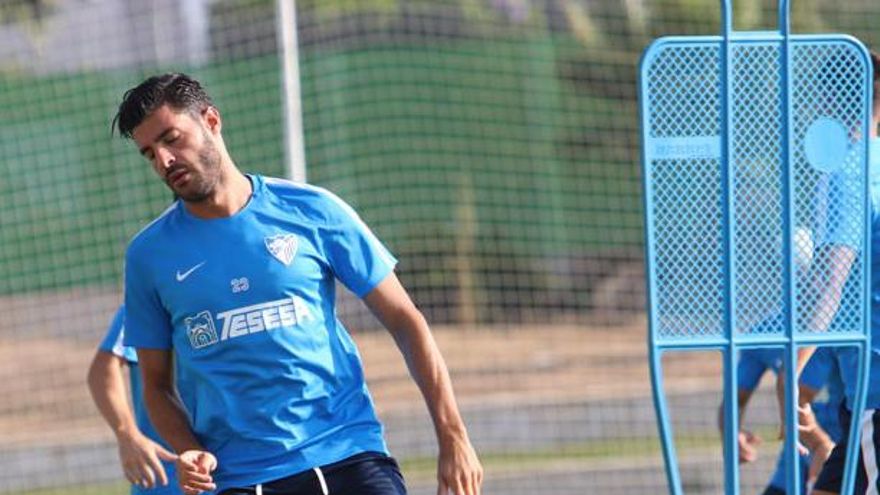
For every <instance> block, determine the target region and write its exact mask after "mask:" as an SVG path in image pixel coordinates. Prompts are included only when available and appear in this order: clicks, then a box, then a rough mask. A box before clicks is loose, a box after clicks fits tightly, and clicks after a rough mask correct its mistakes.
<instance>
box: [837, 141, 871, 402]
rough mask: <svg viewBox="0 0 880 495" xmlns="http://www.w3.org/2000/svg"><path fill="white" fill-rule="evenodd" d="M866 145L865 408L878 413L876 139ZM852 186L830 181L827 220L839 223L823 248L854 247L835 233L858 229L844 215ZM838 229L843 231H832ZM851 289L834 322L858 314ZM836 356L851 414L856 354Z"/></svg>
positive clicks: (852, 194)
mask: <svg viewBox="0 0 880 495" xmlns="http://www.w3.org/2000/svg"><path fill="white" fill-rule="evenodd" d="M869 145H870V147H871V153H870V156H871V164H870V168H869V170H870V177H869V178H868V179H869V181H870V187H869V189H870V196H871V201H870V206H871V267H870V270H871V274H870V283H871V299H870V302H871V370H870V375H869V377H868V397H867V401H866V403H865V408H866V409H880V139H877V138H874V139H871V141H870V143H869ZM854 186H857V182H856V181H852V180H846V177H836V178H834V179H832V190H831V196H830V201H829V204H830V208H829V210H830V213H829V217H830V219H831V220H834V219H839V220H838V221H837V222H832V223H831V226H830V228H829V231H828V235H827V238H826V239H825V243H826V244H841V245H849V246H853V247H855V246H857V244H855V243H854V241H852V240H851V238H850V237H849V236H847V235H845V234H842V233H839V231H852V230H853V229H854V228H855V227H847V225H855V223H858V225H861V223H860V219H858V218H854V217H856V215H849V216H848V217H847V216H846V215H844V213H845V211H846V210H854V208H852V205H849V204H848V203H847V201H846V199H847V198H853V197H858V196H857V195H856V194H857V193H858V191H853V189H852V188H853V187H854ZM849 201H853V200H852V199H850V200H849ZM856 211H857V210H856ZM839 225H843V226H844V227H843V228H836V227H837V226H839ZM859 229H860V227H859ZM856 232H858V230H857V231H856ZM851 277H852V275H851ZM854 286H855V284H852V283H847V287H846V288H845V290H844V296H843V299H842V302H841V309H840V310H838V314H837V317H836V318H837V320H845V319H846V315H847V314H850V313H851V312H852V311H858V310H859V308H858V305H857V304H855V301H857V300H858V294H855V290H854V289H853V287H854ZM835 323H838V321H836V322H835ZM837 352H838V359H839V362H840V373H841V378H842V379H843V383H844V387H845V392H846V405H847V407H848V408H849V409H850V410H852V405H853V400H854V398H855V387H856V378H857V377H856V374H857V372H858V353H857V352H856V350H855V349H854V348H852V347H841V348H839V350H838V351H837Z"/></svg>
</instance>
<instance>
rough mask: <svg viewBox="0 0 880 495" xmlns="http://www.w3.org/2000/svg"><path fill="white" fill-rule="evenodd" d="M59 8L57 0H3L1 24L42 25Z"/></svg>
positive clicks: (1, 3)
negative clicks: (30, 23)
mask: <svg viewBox="0 0 880 495" xmlns="http://www.w3.org/2000/svg"><path fill="white" fill-rule="evenodd" d="M56 7H57V0H2V1H0V24H15V23H25V22H36V23H40V22H42V21H43V20H44V19H46V18H47V17H48V16H49V15H50V14H51V13H52V12H54V11H55V9H56Z"/></svg>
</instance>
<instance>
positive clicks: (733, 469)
mask: <svg viewBox="0 0 880 495" xmlns="http://www.w3.org/2000/svg"><path fill="white" fill-rule="evenodd" d="M732 32H733V12H732V9H731V6H730V2H728V1H727V0H723V1H722V8H721V37H722V43H721V65H720V71H719V72H720V74H721V75H722V78H721V84H720V86H721V87H720V88H719V89H720V93H721V119H720V121H721V161H720V163H719V167H720V172H721V184H722V187H721V218H722V227H721V239H722V241H721V242H722V243H723V246H724V255H723V260H724V268H723V271H724V291H723V294H724V310H723V322H724V337H725V338H726V339H727V346H725V349H724V350H723V352H722V353H721V355H722V359H723V361H724V367H723V374H724V401H723V406H722V407H723V408H724V433H723V436H724V481H725V483H724V485H725V486H724V492H725V493H726V494H727V495H737V494H738V493H739V452H738V442H737V438H738V436H739V403H738V401H737V374H736V363H737V357H738V355H739V352H738V351H737V347H736V342H735V339H736V330H735V323H734V320H735V318H736V298H735V297H734V294H735V289H734V286H735V281H736V264H735V263H733V253H734V251H735V242H736V240H735V232H734V229H733V228H732V226H733V225H734V222H733V215H734V212H735V211H736V205H735V204H734V196H733V195H732V194H731V191H733V190H734V181H735V180H736V177H735V175H734V173H733V171H732V170H731V169H732V164H733V150H732V147H731V143H730V136H731V130H732V129H733V112H731V111H730V110H731V101H730V100H731V93H732V92H733V91H732V82H733V77H732V76H731V72H732V70H731V62H732V60H733V45H732V42H731V33H732Z"/></svg>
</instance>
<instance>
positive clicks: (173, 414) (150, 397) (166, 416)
mask: <svg viewBox="0 0 880 495" xmlns="http://www.w3.org/2000/svg"><path fill="white" fill-rule="evenodd" d="M144 402H145V404H146V406H147V413H148V414H149V416H150V422H152V424H153V426H154V427H155V428H156V431H157V432H159V435H160V436H161V437H162V438H163V439H164V440H165V441H166V442H167V443H168V445H170V446H171V448H172V449H173V450H174V451H175V452H178V453H180V452H184V451H187V450H204V448H203V447H202V446H201V444H200V443H199V441H198V440H197V439H196V437H195V435H194V434H193V432H192V429H191V428H190V426H189V420H188V418H187V415H186V412H185V411H184V409H183V405H182V404H181V403H180V399H179V398H178V397H177V393H176V392H175V391H174V389H167V388H162V387H149V386H145V387H144Z"/></svg>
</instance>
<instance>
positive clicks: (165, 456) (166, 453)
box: [156, 444, 178, 461]
mask: <svg viewBox="0 0 880 495" xmlns="http://www.w3.org/2000/svg"><path fill="white" fill-rule="evenodd" d="M156 455H157V456H159V459H162V460H163V461H176V460H177V459H178V456H177V454H175V453H174V452H171V451H170V450H168V449H166V448H165V447H162V446H161V445H159V444H156Z"/></svg>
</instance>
